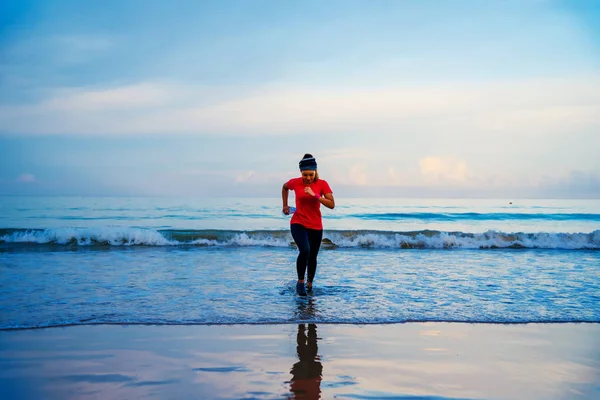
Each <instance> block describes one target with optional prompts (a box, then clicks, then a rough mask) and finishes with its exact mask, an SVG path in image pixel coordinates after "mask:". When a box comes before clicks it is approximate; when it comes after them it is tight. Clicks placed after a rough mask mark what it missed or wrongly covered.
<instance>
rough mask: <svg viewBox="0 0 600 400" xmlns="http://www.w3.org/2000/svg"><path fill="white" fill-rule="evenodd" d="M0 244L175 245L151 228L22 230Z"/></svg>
mask: <svg viewBox="0 0 600 400" xmlns="http://www.w3.org/2000/svg"><path fill="white" fill-rule="evenodd" d="M0 241H4V242H5V243H37V244H63V245H66V244H77V245H79V246H87V245H93V244H109V245H111V246H131V245H151V246H167V245H176V244H177V242H174V241H170V240H167V239H166V238H165V237H164V236H163V235H161V234H160V233H159V232H157V231H155V230H152V229H140V228H121V227H103V228H57V229H46V230H43V231H42V230H25V231H17V232H13V233H11V234H6V235H4V236H2V237H0Z"/></svg>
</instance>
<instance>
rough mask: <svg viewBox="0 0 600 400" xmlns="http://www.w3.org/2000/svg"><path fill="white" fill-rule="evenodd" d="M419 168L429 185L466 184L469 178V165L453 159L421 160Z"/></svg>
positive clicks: (427, 158) (434, 158)
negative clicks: (444, 183)
mask: <svg viewBox="0 0 600 400" xmlns="http://www.w3.org/2000/svg"><path fill="white" fill-rule="evenodd" d="M419 167H420V171H421V175H422V176H423V177H424V178H425V180H426V182H428V183H439V182H444V181H455V182H466V181H467V179H468V178H469V168H468V167H467V163H466V162H465V161H463V160H457V159H454V158H452V157H432V156H430V157H425V158H422V159H421V160H419Z"/></svg>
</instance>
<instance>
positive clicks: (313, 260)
mask: <svg viewBox="0 0 600 400" xmlns="http://www.w3.org/2000/svg"><path fill="white" fill-rule="evenodd" d="M306 231H307V234H308V244H309V254H308V276H307V283H306V286H307V287H308V288H311V287H312V281H313V279H314V278H315V274H316V273H317V255H318V254H319V249H320V248H321V240H323V231H322V230H316V229H307V230H306Z"/></svg>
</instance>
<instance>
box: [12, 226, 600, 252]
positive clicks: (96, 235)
mask: <svg viewBox="0 0 600 400" xmlns="http://www.w3.org/2000/svg"><path fill="white" fill-rule="evenodd" d="M0 245H2V246H3V247H6V246H16V245H30V246H35V245H55V246H68V247H78V246H200V247H202V246H237V247H244V246H248V247H252V246H259V247H290V246H293V245H294V243H293V239H292V237H291V235H290V233H289V231H287V230H253V231H241V230H240V231H238V230H154V229H146V228H121V227H101V228H98V227H94V228H57V229H0ZM323 246H324V248H366V249H368V248H374V249H495V248H516V249H519V248H521V249H563V250H600V230H595V231H593V232H590V233H567V232H564V233H560V232H559V233H547V232H531V233H526V232H516V233H507V232H500V231H493V230H490V231H487V232H483V233H467V232H443V231H436V230H419V231H410V232H394V231H375V230H325V231H324V235H323Z"/></svg>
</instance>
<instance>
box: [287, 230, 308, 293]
mask: <svg viewBox="0 0 600 400" xmlns="http://www.w3.org/2000/svg"><path fill="white" fill-rule="evenodd" d="M290 230H291V231H292V237H293V238H294V242H296V246H298V251H299V252H300V254H298V258H297V259H296V271H297V272H298V281H299V282H304V275H305V273H306V265H307V263H308V259H309V256H310V243H309V239H308V237H309V236H308V229H306V228H305V227H304V226H302V225H300V224H292V225H291V226H290Z"/></svg>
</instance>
